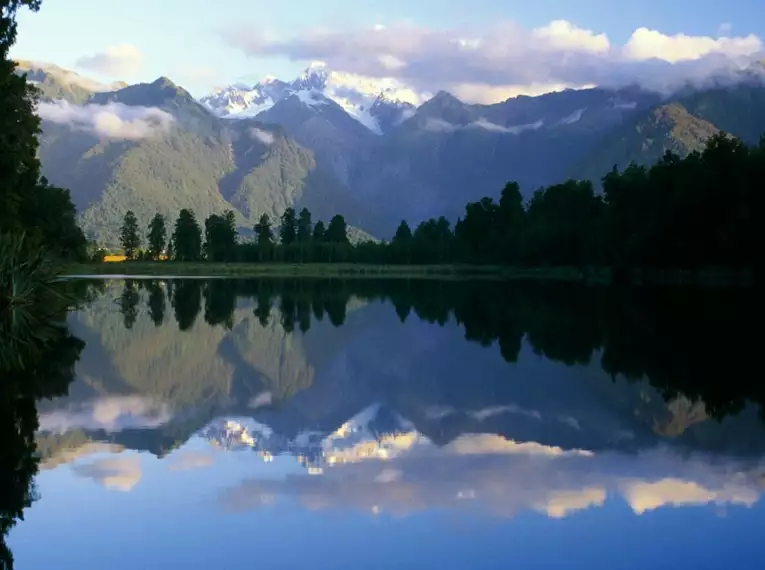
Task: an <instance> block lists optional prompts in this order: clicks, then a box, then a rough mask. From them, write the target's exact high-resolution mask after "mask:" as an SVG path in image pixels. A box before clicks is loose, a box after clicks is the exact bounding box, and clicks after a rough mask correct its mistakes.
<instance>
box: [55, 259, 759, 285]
mask: <svg viewBox="0 0 765 570" xmlns="http://www.w3.org/2000/svg"><path fill="white" fill-rule="evenodd" d="M60 276H61V277H64V278H70V279H128V278H130V279H173V278H183V277H189V278H198V279H215V278H241V279H244V278H314V279H317V278H342V279H433V280H445V279H449V280H459V279H461V280H494V281H512V280H532V281H534V280H536V281H568V282H581V283H586V284H590V285H610V284H612V283H613V279H612V270H611V268H610V267H591V268H586V269H585V270H584V271H582V270H580V269H578V268H576V267H511V266H499V265H370V264H353V263H304V264H299V263H215V262H205V261H202V262H175V261H173V262H164V261H155V262H151V261H149V262H145V261H136V262H133V261H129V262H119V263H81V264H69V265H65V266H63V267H62V272H61V274H60ZM623 283H624V284H626V285H634V286H700V287H722V288H731V287H732V288H750V287H753V286H754V284H755V279H754V275H753V273H752V271H750V270H734V269H724V268H708V269H704V270H700V271H697V272H692V271H689V270H680V269H671V270H639V269H636V270H632V271H631V272H630V273H629V276H628V277H627V279H626V280H625V281H623Z"/></svg>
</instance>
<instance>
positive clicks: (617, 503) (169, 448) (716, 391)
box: [3, 280, 765, 570]
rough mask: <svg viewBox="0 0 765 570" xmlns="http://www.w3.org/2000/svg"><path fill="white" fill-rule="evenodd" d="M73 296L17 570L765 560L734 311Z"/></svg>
mask: <svg viewBox="0 0 765 570" xmlns="http://www.w3.org/2000/svg"><path fill="white" fill-rule="evenodd" d="M83 286H84V285H83ZM88 287H89V288H90V295H91V299H90V300H89V301H88V302H86V303H84V304H83V306H82V307H81V308H80V309H79V310H76V311H73V312H71V313H70V314H69V317H68V319H67V323H68V328H69V331H70V333H71V335H72V337H73V338H75V339H79V341H81V342H80V343H79V344H77V345H76V347H75V348H74V349H73V350H75V351H78V352H77V355H78V356H79V359H78V361H77V363H76V365H75V366H74V368H73V374H70V377H69V378H68V379H67V381H66V382H64V385H63V388H62V387H61V386H59V387H58V388H57V389H56V390H54V391H53V393H57V394H58V396H56V397H52V398H51V397H50V396H51V395H52V393H49V392H46V391H45V390H43V389H41V391H40V393H39V394H38V396H37V399H38V402H37V406H36V412H37V420H38V427H37V428H36V435H35V436H34V440H35V442H36V449H37V454H38V457H39V464H38V465H37V467H36V468H35V470H39V471H38V472H37V474H36V476H35V477H34V484H33V487H32V488H31V494H30V501H29V502H30V506H28V507H27V508H26V509H25V510H24V511H23V519H24V520H20V519H19V520H17V517H16V518H14V520H15V522H16V524H15V526H12V528H11V522H12V521H10V522H9V520H6V521H5V523H4V525H5V526H4V527H3V528H4V529H5V528H9V529H10V530H9V531H8V534H7V537H6V543H7V548H8V549H9V550H10V552H12V554H13V558H14V559H15V568H17V569H20V570H27V569H30V570H35V569H46V570H47V569H51V568H71V569H78V570H89V569H102V568H106V569H109V570H121V569H135V568H141V569H154V568H157V569H159V568H162V569H167V568H215V569H239V568H253V567H258V566H260V567H266V568H271V569H276V568H298V567H310V568H321V569H323V568H327V569H337V568H365V569H376V568H380V569H382V568H385V569H388V568H438V569H447V568H449V569H451V568H455V569H457V568H460V569H462V568H465V569H476V568H498V569H499V568H558V567H560V568H603V569H609V570H611V569H617V568H619V569H621V568H624V569H627V568H630V569H632V568H634V569H654V568H672V569H677V568H694V569H696V570H698V569H706V568H710V569H711V568H763V564H765V562H763V560H765V540H763V538H764V537H765V535H763V528H765V504H763V501H762V500H761V496H762V494H763V491H765V429H764V425H765V424H763V421H762V418H763V414H762V411H761V403H762V402H763V401H765V396H764V394H765V392H764V391H763V388H762V385H761V379H760V378H759V375H760V374H761V368H758V367H757V366H758V365H757V363H758V362H761V359H759V354H758V349H757V348H756V346H755V344H756V340H755V339H754V338H753V337H752V335H753V334H754V331H755V330H757V328H758V327H759V325H758V326H757V327H755V324H757V323H755V322H754V321H755V318H754V316H753V315H752V311H751V310H750V309H749V307H751V306H753V305H750V304H748V303H749V301H750V300H748V299H747V298H746V296H745V295H742V294H726V293H722V292H707V293H689V292H678V291H642V292H639V293H625V292H613V291H612V292H607V291H601V290H597V289H586V288H580V287H576V286H571V285H560V284H547V285H540V284H531V283H530V284H491V283H444V282H407V281H395V282H388V283H386V282H379V281H374V282H373V281H338V280H335V281H311V280H298V281H274V280H260V281H250V280H211V281H204V280H175V281H169V280H135V281H127V282H126V281H102V282H98V283H94V284H91V285H88ZM749 325H751V326H752V328H748V327H749ZM83 343H84V344H83ZM56 358H58V357H57V356H55V355H53V356H48V359H49V361H52V362H53V364H55V360H56ZM62 358H63V357H62ZM758 359H759V360H758ZM49 364H50V362H49ZM63 368H66V366H63ZM45 374H48V373H45ZM64 375H66V373H64ZM47 378H48V376H45V379H43V380H41V381H42V382H43V383H44V382H45V381H47V380H46V379H47ZM69 381H70V383H69ZM8 405H11V404H8V403H7V402H6V403H5V404H4V406H6V407H7V406H8ZM31 413H32V415H33V416H34V410H33V411H32V412H31ZM20 449H32V444H31V443H30V444H29V445H28V446H27V447H26V448H20ZM19 453H21V454H22V455H21V458H22V459H24V456H23V451H22V452H19ZM6 456H7V454H6ZM6 461H9V460H7V459H6ZM30 476H31V475H30ZM4 516H5V515H4ZM6 519H8V517H7V516H6Z"/></svg>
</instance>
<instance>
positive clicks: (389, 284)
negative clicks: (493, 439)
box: [119, 278, 765, 418]
mask: <svg viewBox="0 0 765 570" xmlns="http://www.w3.org/2000/svg"><path fill="white" fill-rule="evenodd" d="M141 291H145V292H146V293H147V294H141ZM245 299H251V300H253V301H254V308H253V309H252V311H253V313H254V315H255V316H256V317H257V319H258V321H260V324H261V325H262V326H264V327H267V326H270V325H271V320H272V319H274V318H275V319H278V322H279V324H280V325H281V326H282V327H283V328H284V330H285V331H286V332H287V333H298V332H300V333H301V334H311V328H312V326H313V325H315V324H316V323H317V322H319V321H323V320H325V319H326V320H327V321H328V322H329V323H330V324H331V325H332V326H335V327H340V326H342V325H343V324H344V322H345V319H346V310H347V307H348V303H349V301H350V300H351V299H360V300H363V301H367V302H375V301H383V302H385V303H388V304H390V305H391V306H392V307H393V309H394V310H395V311H396V313H397V315H398V318H399V320H400V321H401V322H402V323H405V322H407V321H408V320H409V319H415V318H416V319H420V320H422V321H427V322H429V323H433V324H438V325H440V326H446V325H447V324H448V323H456V324H457V325H458V326H460V327H461V328H462V329H463V331H464V334H465V338H466V339H467V340H468V341H470V342H475V343H478V344H480V345H482V346H486V347H489V346H495V347H496V348H497V349H498V350H499V353H500V354H501V356H502V357H503V358H504V359H505V360H506V361H507V362H510V363H514V362H517V361H518V359H519V356H520V353H521V350H522V346H523V344H524V343H528V344H529V345H530V346H531V348H532V349H533V351H534V352H535V353H537V354H541V355H544V356H545V358H547V359H549V360H552V361H555V362H559V363H563V364H565V365H567V366H584V365H589V364H591V363H592V362H593V360H594V359H599V362H600V366H601V367H602V368H603V369H604V370H605V371H606V372H608V373H610V374H612V375H614V376H617V375H618V376H621V377H624V378H627V379H629V380H634V381H642V380H644V379H647V380H648V381H649V382H650V383H651V384H652V385H654V386H655V387H656V388H657V389H659V390H660V391H661V393H662V394H664V395H665V396H666V398H667V399H672V398H675V397H676V396H678V395H680V394H682V395H684V396H686V397H688V398H690V399H691V400H696V399H698V400H703V401H704V403H705V404H706V410H707V412H708V413H710V414H711V415H714V416H716V417H718V418H722V417H723V416H725V415H728V414H736V413H738V412H739V411H740V410H741V409H742V408H743V406H744V405H745V403H746V402H747V401H754V402H757V403H758V404H759V405H760V407H761V409H763V410H764V411H763V417H765V389H763V384H762V382H759V381H757V378H756V376H755V375H756V373H757V371H758V370H759V362H760V360H761V359H760V348H759V344H758V342H757V341H758V339H757V338H756V336H755V335H752V334H751V331H752V330H755V328H754V327H756V325H757V322H758V321H757V319H758V315H757V314H756V312H755V311H752V307H753V306H755V303H756V301H757V299H756V293H755V292H754V291H753V290H745V291H730V290H721V289H692V290H681V289H676V288H649V289H643V288H640V289H633V288H615V289H614V288H600V287H592V286H585V285H581V284H577V283H565V282H555V281H547V282H542V283H540V282H533V283H532V282H523V281H514V282H509V283H507V282H496V281H465V280H450V281H441V280H435V281H434V280H416V279H411V280H410V279H342V278H340V279H338V278H333V279H326V278H325V279H319V278H299V279H296V278H286V279H278V278H268V279H236V280H225V279H212V280H199V279H178V280H169V281H159V280H127V281H126V283H125V286H124V289H123V292H122V295H121V297H120V303H119V304H120V308H121V311H122V314H123V319H124V324H125V326H126V327H128V328H132V326H133V325H134V323H135V322H136V320H137V318H138V316H139V314H140V313H141V312H142V311H145V312H146V313H147V314H148V315H149V317H150V318H151V320H152V321H153V322H154V324H155V325H156V326H163V325H167V324H169V322H168V316H167V313H168V311H169V310H170V309H172V314H173V317H174V319H175V323H176V324H177V326H178V328H179V329H180V330H181V331H188V330H191V329H192V327H194V324H195V323H196V322H197V319H199V318H202V319H204V321H205V322H206V323H207V324H209V325H210V326H222V327H225V328H227V329H229V330H231V329H232V328H233V326H234V322H233V315H234V311H235V309H236V308H237V307H242V303H241V301H242V300H245ZM168 301H169V305H170V306H169V307H168V303H167V302H168ZM274 309H278V310H277V311H274ZM699 355H703V357H700V356H699ZM721 379H724V381H723V380H721Z"/></svg>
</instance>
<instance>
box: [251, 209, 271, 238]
mask: <svg viewBox="0 0 765 570" xmlns="http://www.w3.org/2000/svg"><path fill="white" fill-rule="evenodd" d="M253 229H254V230H255V236H256V238H257V240H258V245H259V246H270V245H273V243H274V230H273V229H272V228H271V218H269V217H268V214H263V215H262V216H260V220H259V221H258V223H256V224H255V227H254V228H253Z"/></svg>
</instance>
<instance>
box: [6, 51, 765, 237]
mask: <svg viewBox="0 0 765 570" xmlns="http://www.w3.org/2000/svg"><path fill="white" fill-rule="evenodd" d="M19 71H22V72H27V73H28V77H29V79H30V80H31V81H33V82H35V83H36V84H37V86H38V87H39V89H40V91H41V101H40V107H39V114H40V116H41V117H42V119H43V125H42V127H43V134H42V136H41V148H40V158H41V160H42V164H43V172H44V174H45V176H46V177H47V178H48V179H49V180H50V181H51V182H52V183H53V184H56V185H60V186H63V187H66V188H70V189H71V191H72V197H73V199H74V201H75V203H76V205H77V207H78V210H79V212H80V223H81V225H82V227H83V229H84V230H85V231H86V233H87V234H88V236H89V237H90V238H92V239H96V240H98V241H99V242H101V243H104V244H107V245H114V244H116V241H117V239H116V236H117V230H118V228H119V225H120V222H121V219H122V216H123V214H124V212H125V211H126V210H128V209H132V210H133V211H135V213H136V214H137V216H138V219H139V221H140V223H141V224H142V225H145V224H147V223H148V221H149V219H150V218H151V216H153V215H154V213H156V212H160V213H162V214H165V215H166V216H168V217H170V218H171V219H174V218H175V217H176V216H177V213H178V211H179V210H180V209H181V208H192V209H193V210H194V211H195V212H196V214H197V217H198V218H200V219H204V218H205V217H206V216H208V215H210V214H212V213H221V212H222V211H223V210H226V209H231V210H233V211H234V212H235V214H236V217H237V223H238V224H239V226H240V228H241V229H242V232H243V233H245V234H246V232H247V230H248V229H249V228H251V227H252V226H253V224H254V222H255V220H256V218H258V217H259V216H260V215H261V214H263V213H266V214H269V216H271V217H272V218H277V217H278V216H280V215H281V213H282V212H283V211H284V210H285V209H286V208H287V207H289V206H294V207H298V208H302V207H303V206H305V207H308V208H309V209H310V210H311V212H312V213H313V215H314V220H317V219H324V220H327V219H329V217H331V216H332V215H334V214H336V213H342V214H343V215H344V216H345V217H346V219H347V221H348V222H349V224H351V225H352V226H353V227H354V228H356V230H355V236H356V238H357V239H363V238H364V237H365V236H369V235H370V234H371V235H372V236H375V237H378V238H383V239H385V238H389V237H391V235H392V233H393V231H394V230H395V228H396V225H397V224H398V222H399V221H400V220H401V219H407V220H408V221H409V222H410V223H414V224H416V223H418V222H419V221H421V220H422V219H425V218H429V217H432V216H440V215H444V216H447V217H448V218H449V219H450V220H452V221H454V220H456V219H457V217H459V216H460V215H461V213H462V211H463V209H464V205H465V204H466V203H467V202H468V201H472V200H476V199H479V198H481V197H482V196H492V197H497V196H498V194H499V191H500V190H501V188H502V186H503V185H504V183H505V182H507V181H508V180H516V181H518V182H519V184H520V185H521V189H522V191H523V193H524V195H525V196H527V197H528V196H530V195H531V193H533V191H534V190H536V189H537V188H539V187H540V186H544V185H548V184H552V183H556V182H560V181H562V180H565V179H567V178H578V179H589V180H593V181H594V182H595V183H596V184H597V183H598V181H599V179H600V178H601V177H602V176H603V175H604V174H605V173H606V172H607V171H609V170H610V169H611V168H612V167H613V166H614V165H616V166H617V167H620V168H622V167H624V166H626V165H627V164H629V163H630V162H631V161H635V162H638V163H649V162H652V161H655V160H656V159H657V158H659V157H660V156H661V155H662V154H663V153H664V152H665V151H666V150H672V151H674V152H677V153H679V154H681V155H683V154H687V153H689V152H692V151H694V150H698V149H700V148H702V147H703V145H704V143H705V141H706V140H707V139H708V138H709V137H710V136H712V135H713V134H715V133H717V132H718V131H720V130H723V131H726V132H729V133H731V134H733V135H736V136H739V137H741V138H743V139H744V141H745V142H749V143H753V142H756V141H757V140H758V139H759V137H760V135H761V134H762V133H765V84H764V83H763V81H762V78H763V69H762V66H759V67H754V68H750V69H748V70H745V71H742V72H740V75H739V77H738V79H737V80H736V82H735V83H733V84H731V83H727V84H726V85H718V86H712V87H708V88H705V89H703V90H698V89H687V90H685V91H681V92H679V93H676V94H675V95H673V96H671V97H666V96H661V95H659V94H656V93H652V92H648V91H645V90H642V89H640V88H638V87H630V88H622V89H619V90H608V89H599V88H593V89H585V90H566V91H562V92H556V93H550V94H546V95H542V96H539V97H525V96H521V97H516V98H511V99H508V100H507V101H504V102H501V103H497V104H493V105H471V104H466V103H464V102H462V101H460V100H459V99H457V98H456V97H454V96H453V95H451V94H449V93H446V92H439V93H437V94H436V95H434V96H433V97H431V98H429V99H427V100H425V101H422V100H420V99H419V98H418V96H417V95H415V94H413V93H411V92H409V91H408V90H406V89H405V88H403V87H402V86H400V85H397V84H395V83H392V82H387V83H385V82H382V83H369V82H366V83H365V82H360V81H355V80H354V78H353V77H348V76H344V75H342V74H338V73H334V72H332V71H331V70H328V69H327V68H326V67H323V66H321V65H312V66H311V67H309V68H308V69H306V71H305V72H304V73H303V74H301V75H300V76H299V77H298V78H296V79H295V80H293V81H290V82H287V81H281V80H278V79H274V78H267V79H265V80H263V81H261V82H258V83H256V84H254V85H234V86H229V87H225V88H222V89H219V90H218V91H216V92H215V93H213V94H210V95H208V96H205V97H202V98H201V99H199V100H197V99H195V98H194V97H192V96H191V94H189V93H188V92H187V91H186V90H185V89H183V88H182V87H181V86H178V85H176V84H175V83H174V82H173V81H171V80H170V79H168V78H160V79H158V80H156V81H154V82H152V83H146V84H137V85H127V84H124V83H115V84H111V85H101V84H98V83H96V82H94V81H91V80H88V79H87V78H84V77H82V76H80V75H77V74H75V73H74V72H71V71H68V70H64V69H61V68H59V67H56V66H53V65H48V64H39V63H31V62H20V65H19Z"/></svg>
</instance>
